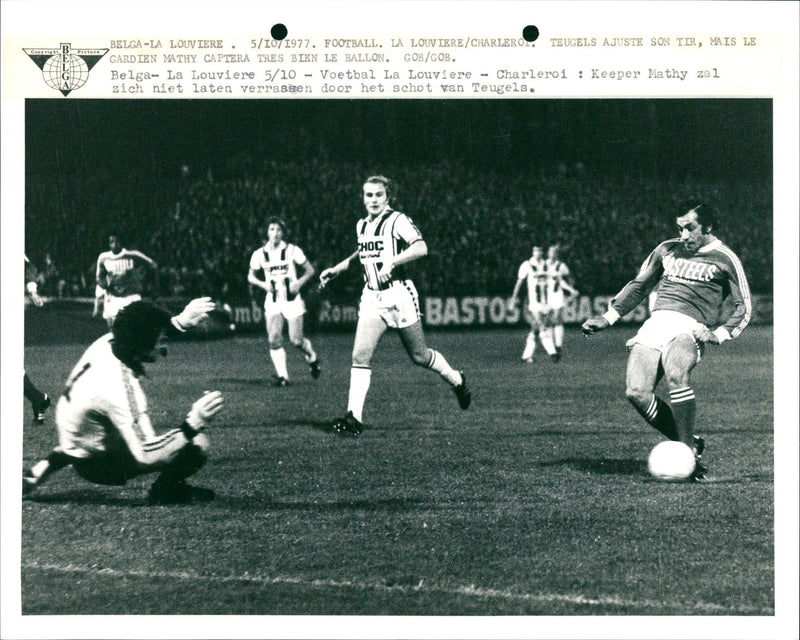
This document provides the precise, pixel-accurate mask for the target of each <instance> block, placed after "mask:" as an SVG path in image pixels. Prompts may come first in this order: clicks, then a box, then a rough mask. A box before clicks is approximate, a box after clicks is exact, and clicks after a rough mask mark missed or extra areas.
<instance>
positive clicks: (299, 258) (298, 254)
mask: <svg viewBox="0 0 800 640" xmlns="http://www.w3.org/2000/svg"><path fill="white" fill-rule="evenodd" d="M292 247H293V251H292V260H293V261H294V263H295V264H305V263H306V262H308V258H306V254H305V253H303V250H302V249H301V248H300V247H298V246H297V245H296V244H293V245H292Z"/></svg>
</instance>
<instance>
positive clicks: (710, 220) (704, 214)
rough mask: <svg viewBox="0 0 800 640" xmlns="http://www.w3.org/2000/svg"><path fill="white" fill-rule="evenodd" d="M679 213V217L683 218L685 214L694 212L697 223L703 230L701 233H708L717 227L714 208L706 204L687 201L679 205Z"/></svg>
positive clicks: (694, 199) (692, 200) (700, 201)
mask: <svg viewBox="0 0 800 640" xmlns="http://www.w3.org/2000/svg"><path fill="white" fill-rule="evenodd" d="M680 211H681V213H679V214H678V215H679V216H685V215H686V214H687V213H690V212H691V211H694V212H695V213H696V214H697V222H698V224H699V225H700V226H701V227H702V228H703V233H710V232H711V230H712V229H716V227H717V214H716V211H714V208H713V207H712V206H711V205H709V204H708V203H706V202H704V201H702V200H699V199H697V198H693V199H691V200H687V201H686V202H684V203H683V204H682V205H681V208H680Z"/></svg>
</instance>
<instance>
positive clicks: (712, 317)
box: [582, 203, 752, 480]
mask: <svg viewBox="0 0 800 640" xmlns="http://www.w3.org/2000/svg"><path fill="white" fill-rule="evenodd" d="M681 211H684V212H685V213H682V214H681V215H679V216H678V218H677V225H678V231H679V232H680V235H679V237H677V238H673V239H671V240H667V241H666V242H662V243H661V244H660V245H658V246H657V247H656V248H655V249H654V250H653V252H652V253H651V254H650V255H649V256H648V258H647V260H645V261H644V264H643V265H642V266H641V268H640V270H639V274H638V275H637V276H636V278H634V279H633V280H631V281H630V282H629V283H628V284H626V285H625V286H624V287H623V288H622V290H621V291H620V292H619V293H618V294H617V295H616V296H615V297H614V298H613V299H612V301H611V305H610V307H609V309H608V311H607V312H606V313H604V314H603V315H601V316H596V317H593V318H589V319H588V320H586V322H584V323H583V327H582V328H583V332H584V334H586V335H590V334H592V333H595V332H596V331H602V330H603V329H606V328H607V327H609V326H611V325H612V324H614V323H615V322H616V321H617V320H618V319H619V318H621V317H623V316H625V315H626V314H627V313H629V312H631V311H632V310H633V309H635V308H636V306H637V305H638V304H639V303H640V302H642V301H643V300H644V299H645V298H647V296H648V294H649V293H650V291H651V290H653V289H654V288H656V287H658V296H657V298H656V300H655V303H654V304H653V310H652V314H651V316H650V318H649V319H648V320H647V321H646V322H645V323H644V324H643V325H642V326H641V328H640V329H639V332H638V333H637V334H636V335H635V336H634V337H633V338H632V339H630V340H629V341H628V343H627V346H628V349H629V350H630V354H629V356H628V367H627V375H626V390H625V393H626V396H627V398H628V400H629V401H630V402H631V404H633V406H634V407H635V408H636V410H637V411H638V412H639V414H640V415H641V416H642V417H643V418H644V419H645V420H646V421H647V423H648V424H650V425H651V426H652V427H654V428H656V429H657V430H658V431H660V432H661V433H662V434H664V435H665V436H666V437H667V438H669V439H670V440H679V441H680V442H683V443H684V444H686V445H688V446H690V447H692V448H693V449H694V451H695V456H696V458H697V465H696V468H695V472H694V475H693V478H694V479H695V480H698V479H702V478H703V477H705V474H706V468H705V466H704V465H702V464H701V463H700V456H701V455H702V453H703V450H704V449H705V442H704V440H703V439H702V438H699V437H697V436H695V434H694V429H695V414H696V402H695V394H694V389H693V388H692V386H691V384H690V380H689V378H690V374H691V372H692V370H693V369H694V367H695V366H696V365H697V363H698V362H700V357H701V355H702V353H703V351H704V348H705V345H706V344H708V343H711V344H722V343H723V342H725V341H726V340H730V339H731V338H736V337H737V336H738V335H739V334H740V333H741V332H742V331H743V330H744V328H745V327H746V326H747V324H748V323H749V322H750V317H751V314H752V303H751V300H750V289H749V287H748V285H747V278H746V277H745V273H744V269H743V268H742V263H741V262H740V260H739V258H738V257H737V256H736V254H735V253H734V252H733V251H732V250H731V249H730V248H729V247H727V246H726V245H725V244H723V243H722V242H721V241H720V240H719V239H717V238H716V237H715V236H714V235H713V233H712V231H713V229H714V216H713V212H712V211H711V210H710V208H709V207H708V206H707V205H705V204H696V203H691V204H690V205H687V206H686V207H684V208H682V209H681ZM728 298H729V299H730V301H731V302H732V307H731V308H732V311H730V312H723V307H722V304H723V302H724V301H725V300H726V299H728ZM723 313H724V314H725V315H722V316H721V314H723ZM710 327H715V328H714V329H713V330H712V329H711V328H710ZM662 377H666V380H667V384H668V386H669V395H670V403H671V405H672V406H671V407H670V405H669V404H667V402H665V401H664V400H662V399H661V398H659V397H658V396H656V395H655V389H656V386H657V385H658V383H659V381H660V380H661V378H662Z"/></svg>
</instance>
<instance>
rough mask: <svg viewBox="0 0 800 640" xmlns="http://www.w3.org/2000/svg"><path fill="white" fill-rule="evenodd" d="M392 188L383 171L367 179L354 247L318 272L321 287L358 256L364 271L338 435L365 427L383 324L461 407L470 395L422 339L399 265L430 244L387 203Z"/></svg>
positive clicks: (411, 289) (412, 294)
mask: <svg viewBox="0 0 800 640" xmlns="http://www.w3.org/2000/svg"><path fill="white" fill-rule="evenodd" d="M392 190H393V183H392V182H391V181H390V180H389V179H388V178H386V177H384V176H370V177H369V178H367V179H366V181H365V182H364V185H363V190H362V194H363V201H364V207H365V208H366V211H367V215H366V216H365V217H364V218H362V219H361V220H359V221H358V223H357V224H356V235H357V240H358V249H357V250H356V251H355V252H354V253H353V254H351V255H350V256H348V257H347V258H345V259H344V260H342V261H341V262H339V263H338V264H336V265H335V266H333V267H330V268H329V269H325V270H324V271H323V272H322V273H321V274H320V286H321V287H324V286H325V285H326V284H327V283H328V281H329V280H331V279H332V278H335V277H336V276H338V275H339V274H341V273H342V272H344V271H346V270H347V268H348V267H349V266H350V262H351V261H352V260H353V259H354V258H356V257H358V259H359V261H360V262H361V267H362V269H363V275H364V290H363V292H362V294H361V303H360V305H359V309H358V324H357V326H356V336H355V341H354V344H353V360H352V368H351V369H350V392H349V397H348V403H347V415H346V416H345V417H343V418H341V419H339V420H336V421H335V422H334V423H333V425H332V428H333V431H334V432H335V433H338V434H340V435H350V436H357V435H358V434H359V433H361V431H362V430H363V423H362V414H363V409H364V401H365V400H366V397H367V391H368V390H369V386H370V379H371V376H372V369H371V368H370V362H371V360H372V354H373V353H374V351H375V348H376V347H377V346H378V342H379V341H380V339H381V336H383V334H384V333H385V332H386V330H387V329H396V330H397V331H398V333H399V334H400V340H401V342H402V343H403V346H404V347H405V350H406V352H407V353H408V355H409V357H410V358H411V361H412V362H413V363H414V364H416V365H418V366H420V367H425V368H427V369H431V370H433V371H435V372H436V373H438V374H439V375H440V376H441V377H442V378H443V379H444V380H445V381H446V382H447V383H448V384H449V385H450V386H451V387H452V389H453V391H454V392H455V395H456V398H457V399H458V404H459V406H460V407H461V408H462V409H467V408H468V407H469V405H470V402H471V400H472V394H471V393H470V391H469V389H468V388H467V383H466V379H465V377H464V373H463V372H460V371H456V370H455V369H453V368H452V367H451V366H450V365H449V364H448V362H447V360H445V358H444V356H443V355H442V354H441V353H439V352H438V351H435V350H434V349H430V348H428V346H427V344H426V343H425V335H424V333H423V330H422V322H421V320H420V317H421V316H420V311H419V296H418V294H417V290H416V288H415V286H414V283H413V282H412V281H411V280H410V279H409V278H407V277H406V275H405V274H404V272H403V266H402V265H404V264H406V263H408V262H411V261H413V260H417V259H419V258H422V257H423V256H425V255H427V253H428V247H427V245H426V244H425V241H424V240H423V239H422V234H421V233H420V231H419V229H417V227H416V225H415V224H414V223H413V222H412V220H411V218H410V217H408V216H407V215H406V214H404V213H401V212H399V211H395V210H393V209H392V208H391V207H390V206H389V203H390V199H391V197H392V195H393V193H392Z"/></svg>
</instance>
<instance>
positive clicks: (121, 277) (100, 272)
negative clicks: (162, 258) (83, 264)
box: [95, 234, 158, 329]
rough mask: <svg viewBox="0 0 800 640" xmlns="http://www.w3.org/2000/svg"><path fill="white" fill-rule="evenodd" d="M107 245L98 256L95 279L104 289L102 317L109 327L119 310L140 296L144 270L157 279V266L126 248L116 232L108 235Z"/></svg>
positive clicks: (138, 253) (145, 257) (137, 252)
mask: <svg viewBox="0 0 800 640" xmlns="http://www.w3.org/2000/svg"><path fill="white" fill-rule="evenodd" d="M108 248H109V250H108V251H104V252H103V253H101V254H100V255H99V256H98V257H97V270H96V280H97V286H98V287H100V288H101V289H103V291H104V292H105V296H104V300H103V318H104V319H105V321H106V323H107V324H108V327H109V329H110V328H111V325H112V324H113V322H114V318H116V316H117V314H118V313H119V311H120V309H122V308H123V307H124V306H125V305H127V304H130V303H131V302H134V301H136V300H141V299H142V293H143V292H144V280H145V277H146V275H147V270H150V271H151V272H152V274H153V277H154V278H156V277H157V275H158V273H157V269H158V265H157V264H156V263H155V262H154V261H153V260H152V259H150V258H149V257H147V256H146V255H145V254H143V253H142V252H141V251H135V250H132V249H125V248H124V247H123V246H122V241H121V240H120V237H119V235H117V234H112V235H110V236H109V238H108ZM96 293H97V292H96ZM95 308H97V307H95Z"/></svg>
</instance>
